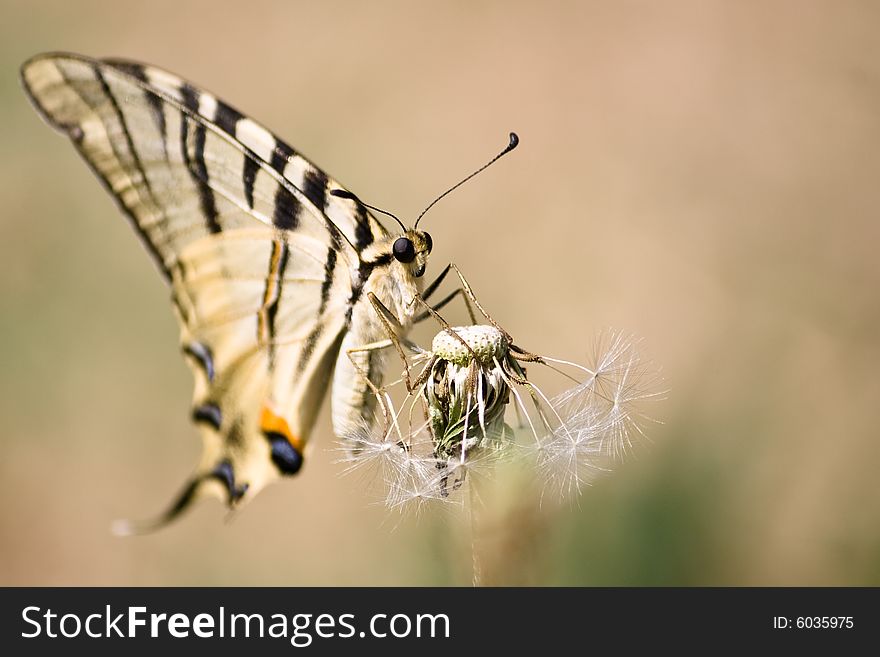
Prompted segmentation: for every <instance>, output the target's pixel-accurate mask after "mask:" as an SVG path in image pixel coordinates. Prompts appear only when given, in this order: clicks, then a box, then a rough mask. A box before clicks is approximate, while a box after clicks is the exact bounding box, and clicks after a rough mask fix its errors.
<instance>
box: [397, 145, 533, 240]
mask: <svg viewBox="0 0 880 657" xmlns="http://www.w3.org/2000/svg"><path fill="white" fill-rule="evenodd" d="M518 145H519V136H518V135H517V134H516V133H515V132H511V133H510V142H509V143H508V144H507V146H506V147H505V148H504V150H503V151H501V152H500V153H498V155H496V156H495V157H493V158H492V159H491V160H489V161H488V162H487V163H486V164H484V165H483V166H481V167H480V168H479V169H477V170H476V171H474V172H473V173H472V174H471V175H469V176H468V177H467V178H465V179H464V180H460V181H459V182H458V183H456V184H455V185H453V186H452V187H450V188H449V189H447V190H446V191H445V192H443V193H442V194H440V196H438V197H437V198H435V199H434V200H433V201H431V202H430V203H429V204H428V207H426V208H425V209H424V210H422V212H421V214H419V216H418V218H417V219H416V223H415V226H414V227H415V228H418V226H419V222H420V221H421V220H422V217H424V216H425V213H426V212H427V211H428V210H430V209H431V208H432V207H434V205H435V204H436V203H437V201H439V200H440V199H441V198H443V197H444V196H446V195H447V194H449V193H450V192H451V191H453V190H455V189H458V188H459V187H461V186H462V185H463V184H464V183H466V182H467V181H468V180H470V179H471V178H473V177H474V176H476V175H477V174H478V173H480V172H481V171H483V170H484V169H486V168H487V167H489V166H490V165H492V164H494V163H495V161H496V160H498V158H500V157H502V156H503V155H507V154H508V153H509V152H510V151H512V150H513V149H514V148H516V147H517V146H518Z"/></svg>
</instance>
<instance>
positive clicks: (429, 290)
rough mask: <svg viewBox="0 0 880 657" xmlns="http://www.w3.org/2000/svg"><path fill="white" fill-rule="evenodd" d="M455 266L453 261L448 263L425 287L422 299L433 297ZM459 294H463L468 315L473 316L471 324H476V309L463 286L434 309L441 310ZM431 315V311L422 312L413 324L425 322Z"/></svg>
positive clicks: (435, 305)
mask: <svg viewBox="0 0 880 657" xmlns="http://www.w3.org/2000/svg"><path fill="white" fill-rule="evenodd" d="M454 266H455V265H453V264H452V263H450V264H448V265H446V267H444V268H443V271H442V272H440V275H439V276H437V278H435V279H434V280H433V282H431V284H430V285H428V287H426V288H425V291H424V292H423V293H422V300H423V301H427V300H428V299H429V298H430V297H431V295H433V294H434V292H436V291H437V288H438V287H440V284H441V283H442V282H443V281H444V280H445V279H446V275H447V274H448V273H449V272H450V270H451V269H452V268H453V267H454ZM457 296H461V298H462V300H463V301H464V305H465V307H466V308H467V312H468V315H469V316H470V318H471V324H476V323H477V316H476V315H475V314H474V309H473V308H472V307H471V304H470V302H469V301H468V298H467V295H466V294H465V292H464V290H463V289H462V288H458V289H456V290H453V292H452V293H451V294H449V295H447V296H446V297H444V298H443V299H442V300H441V301H439V302H438V303H436V304H434V306H433V308H434V310H438V311H439V310H440V309H441V308H443V307H444V306H446V305H447V304H448V303H449V302H450V301H452V300H453V299H454V298H455V297H457ZM429 317H431V313H429V312H428V311H424V312H422V313H421V314H419V315H416V317H415V319H413V324H418V323H419V322H423V321H425V320H426V319H428V318H429Z"/></svg>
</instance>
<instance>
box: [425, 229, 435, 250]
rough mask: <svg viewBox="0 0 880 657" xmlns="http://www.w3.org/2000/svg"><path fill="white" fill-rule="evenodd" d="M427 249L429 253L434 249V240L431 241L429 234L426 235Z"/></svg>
mask: <svg viewBox="0 0 880 657" xmlns="http://www.w3.org/2000/svg"><path fill="white" fill-rule="evenodd" d="M425 248H426V249H428V253H430V252H431V249H432V248H434V240H432V239H431V236H430V235H429V234H428V233H425Z"/></svg>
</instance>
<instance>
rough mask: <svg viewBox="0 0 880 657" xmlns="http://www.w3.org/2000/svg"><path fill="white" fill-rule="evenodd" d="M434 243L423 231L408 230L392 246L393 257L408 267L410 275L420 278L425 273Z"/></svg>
mask: <svg viewBox="0 0 880 657" xmlns="http://www.w3.org/2000/svg"><path fill="white" fill-rule="evenodd" d="M433 246H434V243H433V241H432V240H431V236H430V235H429V234H428V233H426V232H423V231H421V230H414V229H413V230H408V231H406V233H404V234H403V235H401V236H400V237H397V238H395V240H394V242H392V244H391V255H392V256H393V257H394V259H395V260H397V262H399V263H401V264H403V265H408V266H409V271H410V273H411V274H412V275H413V276H415V277H416V278H419V277H420V276H421V275H422V274H424V273H425V267H426V266H427V264H428V256H429V255H430V254H431V249H432V248H433Z"/></svg>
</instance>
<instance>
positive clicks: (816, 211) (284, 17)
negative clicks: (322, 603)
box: [0, 0, 880, 585]
mask: <svg viewBox="0 0 880 657" xmlns="http://www.w3.org/2000/svg"><path fill="white" fill-rule="evenodd" d="M878 28H880V6H878V5H877V3H872V2H868V1H865V2H838V3H830V2H819V1H816V2H811V1H803V2H802V1H797V0H791V1H789V2H780V1H773V2H762V3H757V2H751V3H743V2H733V1H729V2H707V1H702V0H700V1H696V0H695V1H693V2H664V3H658V2H649V1H647V0H645V1H643V2H635V1H633V2H629V1H627V2H549V3H541V4H540V6H539V5H538V4H537V3H526V2H522V3H512V2H482V3H470V2H444V3H408V2H402V1H401V2H371V3H357V2H324V3H315V2H262V1H259V0H249V1H248V2H246V3H241V4H240V5H239V6H238V8H236V7H235V6H234V5H232V4H227V5H224V7H223V9H222V10H220V9H218V7H217V4H216V3H212V2H179V1H176V2H165V1H155V2H116V3H106V2H77V3H68V2H61V1H58V2H10V0H3V2H2V21H0V62H2V66H0V106H2V117H3V121H2V124H0V126H2V127H0V131H2V136H3V140H2V143H3V146H2V149H0V200H2V207H3V211H2V212H0V309H2V310H0V313H2V321H0V418H2V422H3V430H2V438H0V440H2V446H3V458H2V460H0V476H2V481H3V485H4V490H5V491H6V493H5V494H4V495H3V496H2V500H0V584H3V585H72V584H83V585H98V584H103V585H221V584H229V585H244V584H252V585H306V584H308V585H329V584H353V585H361V584H379V585H384V584H398V585H401V584H402V585H434V584H440V585H446V584H462V585H467V584H469V583H470V555H469V551H468V549H467V546H466V543H467V540H466V539H465V538H462V536H464V534H463V533H462V528H461V526H460V524H461V523H460V522H459V520H458V519H456V518H455V517H451V516H450V515H449V514H441V515H440V516H436V517H435V516H432V515H427V516H424V517H422V518H421V519H418V520H415V519H403V520H400V519H399V518H396V517H389V515H388V513H387V512H386V511H385V510H384V509H383V508H380V507H376V506H372V505H371V504H370V500H371V499H372V498H370V497H368V496H367V495H366V494H365V491H364V486H363V483H362V482H361V481H360V480H359V479H358V478H356V477H342V476H340V473H341V470H342V468H343V466H342V465H340V464H339V463H337V462H335V461H336V459H337V456H338V455H337V454H335V453H334V452H333V451H332V447H333V440H332V435H331V432H330V429H329V417H328V414H327V412H326V408H325V409H324V411H323V413H322V415H321V417H320V418H319V420H318V429H317V430H316V433H315V436H314V443H315V447H314V451H313V452H312V454H311V460H310V462H309V463H308V465H307V467H306V468H304V471H303V472H302V473H301V474H300V476H298V477H296V478H294V479H290V480H287V481H284V482H281V483H279V484H275V485H273V486H271V487H269V488H268V489H267V490H265V491H264V492H262V493H261V494H260V495H259V496H258V497H257V498H256V500H255V501H254V502H252V503H251V504H250V505H249V506H247V507H246V508H245V509H244V510H243V511H242V512H241V513H239V514H237V515H236V516H235V517H234V519H232V520H231V521H226V515H225V512H224V510H223V509H222V508H221V506H220V505H219V504H217V503H214V502H209V503H204V504H202V505H200V506H198V507H197V508H196V509H195V510H194V511H193V512H192V513H190V514H189V516H188V517H186V518H185V519H184V520H183V521H181V522H179V523H177V524H175V525H173V526H172V527H170V528H168V529H167V530H165V531H163V532H161V533H159V534H157V535H153V536H148V537H145V538H137V539H118V538H114V537H113V536H112V535H111V534H110V532H109V526H110V524H111V522H112V521H113V520H114V519H116V518H121V517H135V518H142V517H145V516H149V515H152V514H153V513H155V512H157V511H158V510H159V509H161V508H162V507H163V506H164V505H165V504H166V503H167V502H168V501H169V500H170V499H171V497H172V495H173V494H174V493H176V492H177V490H178V486H180V485H181V483H182V482H183V480H184V478H185V477H186V476H187V475H188V474H189V472H190V470H191V468H192V467H193V465H194V464H195V462H196V459H197V457H198V454H199V451H200V445H199V441H198V438H197V436H196V433H195V431H194V430H193V429H192V427H191V426H190V424H189V421H188V414H189V399H190V394H191V390H190V385H191V381H190V374H189V371H188V369H187V368H186V366H185V364H184V362H183V360H182V359H181V358H180V356H179V350H178V347H177V327H176V324H175V321H174V319H173V316H172V313H171V311H170V308H169V305H168V299H167V297H168V292H167V290H166V289H165V288H164V286H163V285H162V284H161V282H160V279H159V277H158V276H157V274H156V272H155V269H154V267H153V265H152V263H151V262H150V261H149V259H148V257H147V255H146V254H145V253H144V252H143V249H142V247H141V245H140V244H139V243H138V241H137V240H136V239H135V238H134V236H133V234H132V233H131V230H130V228H129V227H128V226H127V224H126V222H125V221H124V220H123V219H122V217H121V216H120V215H119V214H118V213H117V211H116V210H115V208H114V205H113V203H112V202H111V200H110V199H109V197H107V196H106V195H105V193H104V192H103V191H102V189H101V188H100V186H99V185H98V184H97V183H96V181H95V180H94V179H93V177H92V175H91V174H90V172H89V171H88V170H87V168H86V166H85V165H84V164H83V163H82V162H81V161H80V160H79V158H78V156H77V155H76V153H75V152H74V150H73V148H72V147H71V146H70V145H69V144H68V143H67V141H66V140H65V139H63V138H62V137H60V136H59V135H57V134H54V133H53V132H52V131H50V130H49V129H48V128H47V127H46V126H45V125H43V124H42V122H41V121H40V120H39V119H38V117H37V115H36V114H35V113H34V111H33V110H32V109H31V108H30V107H29V105H28V103H27V101H26V99H25V96H24V94H23V93H22V91H21V89H20V86H19V82H18V67H19V65H20V63H21V62H23V61H24V60H25V59H26V58H27V57H29V56H31V55H33V54H35V53H37V52H40V51H45V50H72V51H76V52H82V53H85V54H89V55H93V56H111V55H112V56H123V57H127V58H131V59H135V60H141V61H144V62H148V63H153V64H156V65H159V66H162V67H165V68H168V69H170V70H172V71H174V72H176V73H179V74H181V75H183V76H184V77H186V78H188V79H190V80H192V81H194V82H195V83H196V84H198V85H199V86H203V87H205V88H207V89H209V90H212V91H214V92H215V93H217V94H218V95H219V96H220V97H222V98H224V99H226V100H228V101H229V102H231V103H232V104H233V105H235V106H236V107H238V108H239V109H241V110H243V111H245V112H246V113H248V114H250V115H251V116H253V117H254V118H256V119H257V120H259V121H261V122H263V123H264V124H266V125H267V126H269V127H270V128H271V129H273V130H274V131H275V132H277V133H278V134H279V135H280V136H281V137H283V138H284V139H286V140H287V141H289V142H290V143H291V144H292V145H294V146H295V147H296V148H298V149H299V150H300V151H301V152H303V153H305V154H306V155H308V156H310V157H311V158H312V159H313V160H314V161H315V162H316V163H317V164H318V165H319V166H321V167H323V168H325V169H326V170H327V171H329V172H331V173H332V174H333V175H334V176H336V177H337V178H339V179H340V180H341V181H342V182H344V183H345V184H346V185H347V186H348V187H350V188H351V189H352V190H354V191H356V192H357V193H358V194H359V195H360V196H361V197H363V198H364V199H365V200H367V201H368V202H370V203H374V204H378V205H380V206H383V207H386V208H388V209H390V210H392V211H394V212H396V213H398V214H400V215H401V216H404V217H409V218H410V219H412V218H413V217H414V216H415V215H416V214H417V213H418V212H419V211H420V210H421V209H422V208H423V207H424V206H425V205H426V204H427V202H428V201H430V200H431V199H432V198H433V197H434V196H435V195H437V194H438V193H439V192H440V191H442V190H443V189H445V188H446V187H447V186H449V185H450V184H452V183H453V182H455V181H456V180H457V179H459V178H461V177H463V176H464V175H465V174H467V173H468V172H470V171H471V170H472V169H473V168H475V167H476V166H477V165H479V164H480V163H481V162H483V161H485V160H486V159H488V158H489V157H490V156H491V155H492V154H494V153H495V152H497V151H498V150H499V149H500V148H501V147H502V146H503V145H504V143H505V142H506V139H507V132H508V131H509V130H516V131H517V132H518V133H519V135H520V137H521V139H522V144H521V146H520V148H519V149H518V150H517V151H516V152H515V153H514V154H513V155H511V156H508V157H507V158H505V159H504V160H503V161H502V162H499V163H498V164H496V165H495V166H494V167H493V168H492V169H490V170H488V171H487V172H485V173H484V174H482V175H481V176H480V177H479V178H478V179H476V180H474V181H472V182H471V183H469V184H468V185H467V186H465V187H463V188H462V189H461V190H459V191H457V192H456V193H455V194H454V195H452V196H450V197H448V198H446V199H444V200H443V202H442V203H441V204H439V205H438V206H437V207H436V208H435V209H434V210H432V212H431V215H429V216H428V217H427V218H426V223H425V227H426V228H428V230H430V232H431V234H432V236H433V238H434V243H435V250H434V253H433V257H432V267H431V269H432V270H433V271H434V272H437V271H439V269H440V266H441V265H442V263H444V262H447V261H450V260H453V261H455V262H456V263H457V264H459V265H460V266H461V267H462V268H463V269H464V271H465V272H466V273H467V274H468V276H469V279H470V281H471V283H472V284H473V286H474V288H475V289H476V290H477V292H478V293H479V295H480V297H481V299H482V300H483V301H484V303H485V305H486V306H487V308H488V309H490V312H493V313H494V315H495V316H496V318H497V319H499V320H500V321H501V323H502V324H504V325H505V326H506V327H507V328H508V329H509V330H511V331H512V332H513V333H514V334H515V335H516V337H517V339H518V342H519V343H521V344H523V345H526V346H527V347H529V348H531V349H533V350H536V351H539V352H541V353H552V354H555V355H558V356H561V357H565V358H569V359H574V360H584V358H585V357H586V355H587V352H588V350H589V347H590V345H591V344H592V342H593V339H594V336H595V335H596V334H597V333H598V332H599V331H601V330H603V329H604V328H607V327H609V326H613V327H617V328H620V329H624V330H626V331H630V332H633V333H636V334H638V335H640V336H642V337H643V338H644V339H645V342H644V351H645V353H646V355H647V356H649V357H651V358H653V359H654V360H655V361H656V362H657V363H659V364H661V365H662V366H663V374H664V377H665V379H666V384H667V387H668V388H669V390H670V392H669V396H668V400H667V401H665V402H663V403H662V404H658V405H655V407H654V408H653V409H652V414H654V415H655V416H657V417H658V418H660V419H662V420H663V421H664V424H662V425H658V426H656V427H653V428H652V429H651V434H650V438H651V441H650V442H644V443H643V444H641V445H639V446H638V448H637V449H636V450H635V453H634V454H633V455H632V457H631V458H629V459H628V460H626V461H625V462H623V463H621V464H620V465H618V466H617V467H616V469H615V471H614V472H613V473H611V474H609V475H608V476H604V477H601V478H600V479H599V480H597V481H596V482H595V483H594V485H593V486H591V487H590V488H589V489H588V490H586V491H585V493H584V495H583V496H582V498H581V499H580V502H579V504H577V505H572V506H562V507H560V508H553V509H550V508H547V509H544V510H543V511H540V512H536V511H535V510H534V509H532V510H531V511H530V512H528V513H522V512H518V511H517V509H516V506H515V505H510V506H509V507H508V508H506V509H501V510H499V512H498V514H497V515H498V518H497V527H496V530H497V531H498V533H499V535H500V536H501V537H502V538H503V540H500V541H497V542H496V543H497V549H495V550H494V551H493V552H492V554H490V555H488V556H487V559H488V564H489V568H490V569H491V574H492V577H491V582H492V583H497V584H557V585H569V584H571V585H868V584H872V585H880V485H878V475H880V440H878V419H880V413H878V402H880V377H878V376H877V373H878V365H880V340H878V320H880V316H878V315H880V306H878V303H877V290H878V285H880V263H878V258H877V256H876V250H877V244H878V238H880V222H878V221H877V219H878V217H877V209H878V207H880V185H878V173H880V40H878V39H877V31H878ZM527 506H528V505H527Z"/></svg>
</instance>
